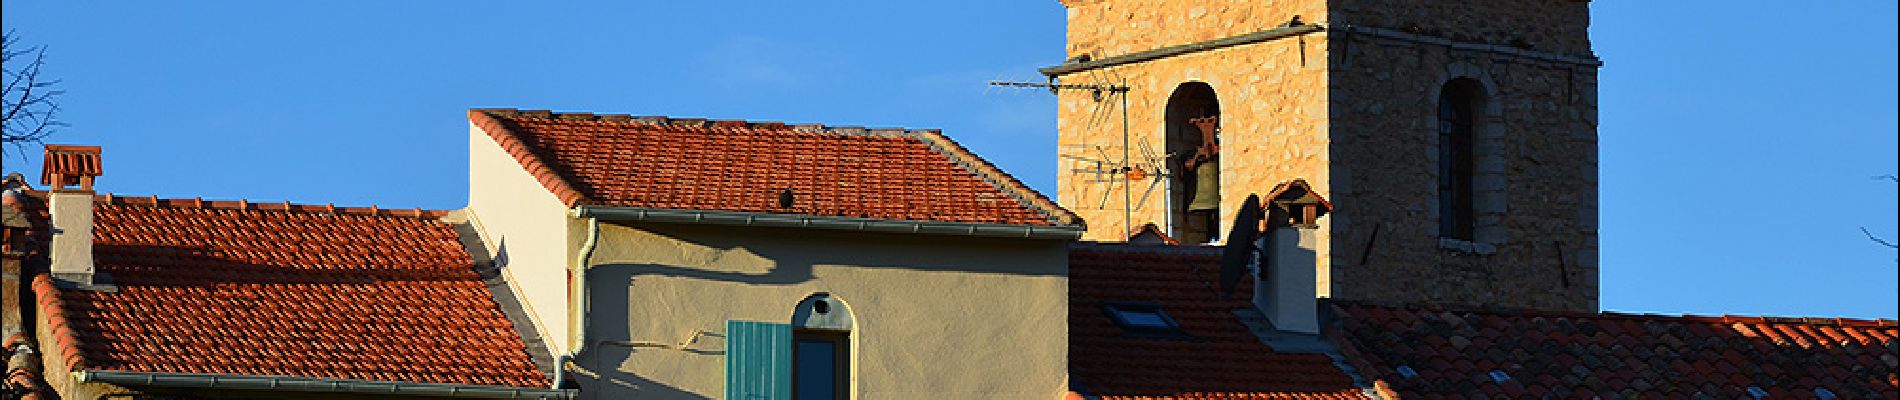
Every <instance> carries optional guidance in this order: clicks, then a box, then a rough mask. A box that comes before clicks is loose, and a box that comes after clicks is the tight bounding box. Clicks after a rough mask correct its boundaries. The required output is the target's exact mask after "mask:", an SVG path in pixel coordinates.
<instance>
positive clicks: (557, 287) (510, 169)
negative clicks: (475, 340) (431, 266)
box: [468, 124, 581, 354]
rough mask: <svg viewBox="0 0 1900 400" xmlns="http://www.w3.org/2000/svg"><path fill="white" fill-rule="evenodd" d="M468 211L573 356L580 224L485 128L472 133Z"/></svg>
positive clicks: (561, 348)
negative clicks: (574, 265) (571, 299)
mask: <svg viewBox="0 0 1900 400" xmlns="http://www.w3.org/2000/svg"><path fill="white" fill-rule="evenodd" d="M468 174H469V176H468V178H469V179H468V209H469V211H470V212H471V214H472V215H474V217H475V218H474V219H475V224H476V227H477V228H479V229H478V230H479V231H481V234H482V243H483V244H484V245H485V246H488V252H489V253H488V254H492V255H494V257H495V259H496V262H497V263H500V264H503V265H502V274H503V276H505V277H507V279H508V281H509V282H508V283H509V285H510V286H512V287H514V292H515V293H516V296H520V297H521V299H520V300H521V304H522V305H523V306H524V308H526V309H527V311H528V315H529V316H530V317H532V319H533V320H534V324H535V330H536V331H538V332H540V333H541V336H542V337H543V338H545V339H546V340H547V342H548V346H549V347H550V349H551V350H553V351H554V353H555V354H564V353H566V352H567V351H568V343H567V334H568V328H567V327H568V319H567V315H568V313H567V305H568V302H567V293H568V289H567V282H568V281H567V269H568V266H569V265H570V263H571V262H572V257H573V255H574V253H575V251H576V250H577V248H578V247H579V246H578V244H577V241H578V240H579V239H581V238H580V236H581V235H580V234H575V233H574V231H575V230H576V227H577V226H580V225H581V224H580V223H579V222H578V221H577V220H575V219H574V218H570V217H569V216H568V213H567V210H568V209H567V205H566V204H563V203H561V200H560V199H559V198H556V197H554V194H553V193H550V192H548V190H547V188H546V187H544V186H541V183H540V182H539V181H537V180H535V178H534V176H533V175H530V174H528V172H527V170H525V169H522V167H521V163H520V162H519V161H516V160H515V158H514V156H512V155H509V154H508V153H507V152H506V151H504V150H502V148H501V145H499V144H496V143H495V140H494V139H493V138H490V137H488V134H487V133H485V132H483V131H482V129H481V128H480V127H477V126H475V125H474V124H469V128H468Z"/></svg>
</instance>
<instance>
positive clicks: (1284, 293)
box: [1253, 179, 1333, 334]
mask: <svg viewBox="0 0 1900 400" xmlns="http://www.w3.org/2000/svg"><path fill="white" fill-rule="evenodd" d="M1264 206H1265V208H1266V209H1267V216H1266V219H1265V221H1263V222H1265V224H1266V232H1264V234H1263V235H1260V243H1258V246H1259V248H1260V249H1261V250H1263V253H1264V257H1262V258H1261V260H1260V270H1261V271H1260V272H1261V273H1260V276H1256V277H1255V278H1254V289H1253V293H1254V295H1253V304H1254V307H1255V308H1258V309H1260V312H1261V313H1263V314H1266V316H1267V320H1268V321H1271V322H1272V323H1273V327H1274V328H1275V329H1277V330H1280V331H1285V332H1296V333H1307V334H1318V333H1319V290H1318V288H1319V282H1318V280H1319V272H1318V271H1319V218H1320V217H1322V216H1325V215H1326V214H1327V213H1329V212H1332V209H1333V205H1332V203H1331V202H1328V201H1326V199H1325V198H1323V197H1320V196H1319V194H1318V193H1315V192H1314V191H1313V188H1312V187H1310V186H1308V185H1307V184H1306V181H1304V180H1298V179H1296V180H1293V181H1291V182H1287V183H1282V184H1280V185H1279V186H1278V187H1275V188H1274V189H1273V191H1272V192H1270V193H1269V194H1268V195H1267V204H1265V205H1264Z"/></svg>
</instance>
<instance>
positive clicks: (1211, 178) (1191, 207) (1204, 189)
mask: <svg viewBox="0 0 1900 400" xmlns="http://www.w3.org/2000/svg"><path fill="white" fill-rule="evenodd" d="M1188 122H1191V123H1193V124H1194V127H1196V128H1199V129H1200V130H1201V146H1200V148H1197V149H1195V150H1194V156H1193V157H1192V158H1190V159H1189V160H1190V161H1189V163H1195V162H1199V164H1196V165H1195V166H1194V167H1193V170H1194V196H1193V197H1189V198H1188V199H1189V200H1188V206H1187V210H1188V211H1204V210H1219V209H1220V165H1219V159H1218V158H1216V157H1219V156H1220V139H1219V137H1218V136H1216V130H1218V129H1219V128H1218V127H1219V125H1220V117H1215V116H1209V117H1202V118H1195V119H1192V120H1189V121H1188Z"/></svg>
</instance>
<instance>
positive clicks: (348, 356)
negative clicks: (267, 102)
mask: <svg viewBox="0 0 1900 400" xmlns="http://www.w3.org/2000/svg"><path fill="white" fill-rule="evenodd" d="M42 211H43V210H42ZM443 213H444V212H441V211H427V210H415V209H411V210H381V209H376V208H374V207H370V208H347V207H334V206H329V205H323V206H313V205H297V204H288V203H250V202H247V201H236V202H218V201H203V200H201V199H158V198H139V197H108V196H101V197H100V198H99V199H98V200H97V202H96V203H95V209H94V217H93V218H94V221H95V231H94V234H95V235H96V236H95V237H94V247H93V252H94V255H95V264H96V265H97V267H98V270H99V271H100V272H104V273H108V274H111V276H112V279H113V281H114V283H115V284H116V285H118V286H119V287H120V290H119V291H117V292H103V291H77V290H61V289H57V288H56V287H55V286H54V284H53V282H52V279H51V278H50V277H48V276H46V275H45V274H41V275H40V276H38V277H36V278H35V279H34V290H35V292H36V295H37V298H38V301H39V302H40V304H41V305H42V307H43V308H42V309H45V310H49V311H48V320H49V321H51V325H52V326H51V328H52V329H53V330H54V331H55V333H54V336H55V338H56V339H55V340H56V341H57V342H58V343H55V344H52V345H56V346H62V347H64V348H66V349H76V350H78V351H76V352H72V351H69V352H67V354H72V355H73V357H72V358H69V359H66V360H48V363H49V364H54V363H55V362H57V363H58V364H54V365H62V366H64V367H68V368H72V369H74V370H78V369H99V370H120V371H140V372H179V373H213V374H241V375H284V376H297V377H319V378H343V379H361V380H374V381H404V382H420V383H453V384H473V385H496V386H513V387H547V386H548V384H549V381H548V379H547V377H546V376H544V375H542V374H541V373H540V372H539V371H538V370H537V369H536V367H535V365H534V364H533V363H532V361H530V360H531V359H530V356H529V354H528V352H527V350H526V349H527V348H526V345H525V344H524V343H523V341H522V339H521V338H520V337H519V336H517V335H516V334H515V331H514V330H513V326H512V325H511V323H510V322H509V321H508V319H507V318H506V317H505V316H504V315H503V313H502V311H501V309H500V308H499V306H498V305H496V304H495V302H494V301H493V300H492V299H491V298H490V297H489V296H490V295H489V292H488V291H487V289H486V288H485V286H484V283H483V282H482V280H481V278H480V277H479V276H478V275H477V273H476V272H475V270H474V265H473V263H472V261H471V260H470V257H469V256H468V255H467V253H465V251H464V250H463V248H462V246H461V244H460V242H459V239H458V236H457V234H456V232H455V231H454V229H453V227H452V226H450V225H449V224H447V223H443V222H439V221H437V220H435V219H436V218H440V217H441V216H442V215H443ZM42 218H43V217H42Z"/></svg>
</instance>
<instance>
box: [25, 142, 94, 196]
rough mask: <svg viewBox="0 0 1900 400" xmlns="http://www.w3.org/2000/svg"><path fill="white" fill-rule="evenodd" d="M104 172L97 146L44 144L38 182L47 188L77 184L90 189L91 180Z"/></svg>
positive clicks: (82, 188)
mask: <svg viewBox="0 0 1900 400" xmlns="http://www.w3.org/2000/svg"><path fill="white" fill-rule="evenodd" d="M104 174H105V167H104V166H103V165H102V162H101V157H100V148H99V146H74V145H64V144H49V145H46V161H45V162H44V163H43V164H41V168H40V184H42V185H47V186H49V188H48V189H54V190H57V189H61V188H65V187H67V186H73V185H79V189H80V190H92V180H93V178H96V177H98V176H100V175H104Z"/></svg>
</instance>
